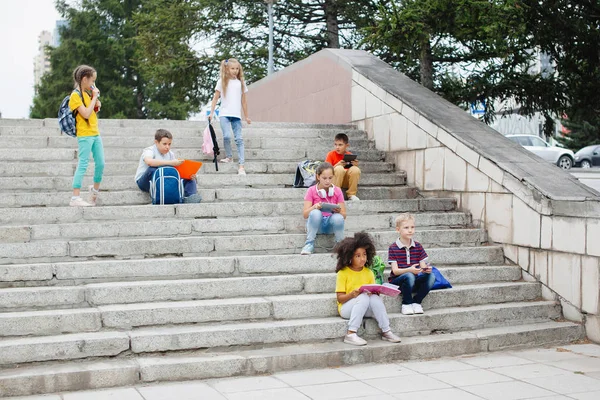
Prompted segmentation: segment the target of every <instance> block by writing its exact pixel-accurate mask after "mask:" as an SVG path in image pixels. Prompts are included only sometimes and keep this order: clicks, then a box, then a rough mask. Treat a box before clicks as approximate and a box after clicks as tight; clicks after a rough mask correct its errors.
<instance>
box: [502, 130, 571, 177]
mask: <svg viewBox="0 0 600 400" xmlns="http://www.w3.org/2000/svg"><path fill="white" fill-rule="evenodd" d="M506 137H507V138H508V139H510V140H512V141H513V142H515V143H518V144H520V145H521V146H523V147H525V148H526V149H527V150H529V151H531V152H532V153H534V154H535V155H537V156H540V157H542V158H543V159H544V160H546V161H550V162H551V163H553V164H556V165H558V166H559V167H560V168H562V169H571V167H572V166H573V160H574V159H575V154H574V153H573V152H572V151H571V150H569V149H563V148H562V147H557V146H551V145H549V144H548V143H547V142H546V141H544V140H543V139H542V138H540V137H539V136H535V135H507V136H506Z"/></svg>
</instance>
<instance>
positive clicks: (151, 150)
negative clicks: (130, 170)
mask: <svg viewBox="0 0 600 400" xmlns="http://www.w3.org/2000/svg"><path fill="white" fill-rule="evenodd" d="M146 157H152V159H155V160H164V161H168V160H174V159H175V153H173V152H172V151H171V150H169V152H168V153H167V154H162V153H161V152H160V151H158V147H156V144H153V145H152V146H150V147H146V148H145V149H144V151H143V152H142V156H141V157H140V163H139V164H138V168H137V171H136V172H135V181H136V182H137V181H138V179H140V178H141V177H142V175H144V173H146V171H147V170H148V168H150V167H149V165H148V164H146V162H145V161H144V158H146Z"/></svg>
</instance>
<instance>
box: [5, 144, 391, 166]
mask: <svg viewBox="0 0 600 400" xmlns="http://www.w3.org/2000/svg"><path fill="white" fill-rule="evenodd" d="M234 147H235V146H234ZM141 150H142V149H124V148H116V147H112V148H107V149H105V152H104V157H105V159H106V162H107V163H108V162H113V161H134V160H139V159H140V156H141ZM327 150H328V149H323V148H315V147H308V148H296V147H293V148H286V149H266V150H265V149H247V150H246V152H245V157H246V161H247V163H248V164H249V163H251V162H253V161H255V160H256V161H291V162H293V164H294V165H296V163H298V162H299V161H301V160H305V159H307V158H308V159H311V160H321V159H323V158H324V157H325V154H326V153H327ZM76 153H77V151H76V150H75V149H49V148H46V149H6V148H3V149H0V161H3V162H4V161H39V160H46V161H71V160H76V159H77V154H76ZM359 153H360V160H361V161H382V160H384V153H383V152H381V151H379V150H362V149H360V151H359ZM224 154H225V153H224V150H223V151H222V152H221V156H223V157H224ZM236 154H237V153H235V150H234V158H236V159H237V156H236ZM177 157H179V158H185V159H189V160H210V161H212V160H213V157H212V156H207V155H204V154H203V153H202V150H201V149H200V148H197V149H180V150H178V151H177Z"/></svg>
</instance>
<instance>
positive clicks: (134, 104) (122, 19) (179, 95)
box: [30, 0, 199, 119]
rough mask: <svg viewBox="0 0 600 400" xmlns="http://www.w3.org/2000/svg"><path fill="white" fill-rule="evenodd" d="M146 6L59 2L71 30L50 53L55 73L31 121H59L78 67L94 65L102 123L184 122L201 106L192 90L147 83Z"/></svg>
mask: <svg viewBox="0 0 600 400" xmlns="http://www.w3.org/2000/svg"><path fill="white" fill-rule="evenodd" d="M143 3H144V1H142V0H125V1H118V0H83V1H82V2H81V3H80V4H79V5H77V6H71V5H70V4H69V3H68V2H67V1H65V0H59V1H57V9H58V10H59V12H60V13H61V15H62V16H63V18H65V19H66V21H67V23H68V25H67V26H65V27H63V28H61V30H60V35H61V43H60V45H59V46H58V47H57V48H50V49H48V51H49V53H50V62H51V68H52V70H51V72H50V73H48V74H46V75H45V76H44V77H43V78H42V81H41V84H40V85H39V87H38V88H37V94H36V96H35V98H34V101H33V106H32V108H31V113H30V115H31V117H32V118H46V117H56V113H57V110H58V105H59V104H60V101H61V100H62V98H63V97H64V96H66V95H67V94H68V93H69V92H70V90H71V89H72V88H73V80H72V72H73V70H74V69H75V67H76V66H77V65H80V64H89V65H92V66H93V67H94V68H95V69H96V71H97V72H98V79H97V85H98V87H99V88H100V89H101V92H102V94H101V96H102V111H101V112H102V117H103V118H171V119H183V118H186V117H187V116H188V115H189V113H190V112H191V111H192V110H194V109H197V108H198V106H199V103H198V102H197V101H196V102H194V100H193V99H190V98H188V97H186V96H187V90H188V88H187V86H182V85H173V83H172V82H171V81H156V80H152V79H151V78H147V77H146V75H145V74H144V70H143V68H142V65H143V63H144V60H143V58H142V57H141V53H140V45H139V41H138V39H137V26H136V25H135V23H134V21H133V16H134V14H135V13H137V12H140V11H141V10H143V7H142V4H143Z"/></svg>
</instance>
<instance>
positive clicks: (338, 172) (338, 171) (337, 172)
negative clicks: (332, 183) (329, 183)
mask: <svg viewBox="0 0 600 400" xmlns="http://www.w3.org/2000/svg"><path fill="white" fill-rule="evenodd" d="M333 175H334V176H336V177H344V175H346V168H344V166H343V165H338V166H337V167H335V168H334V169H333Z"/></svg>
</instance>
